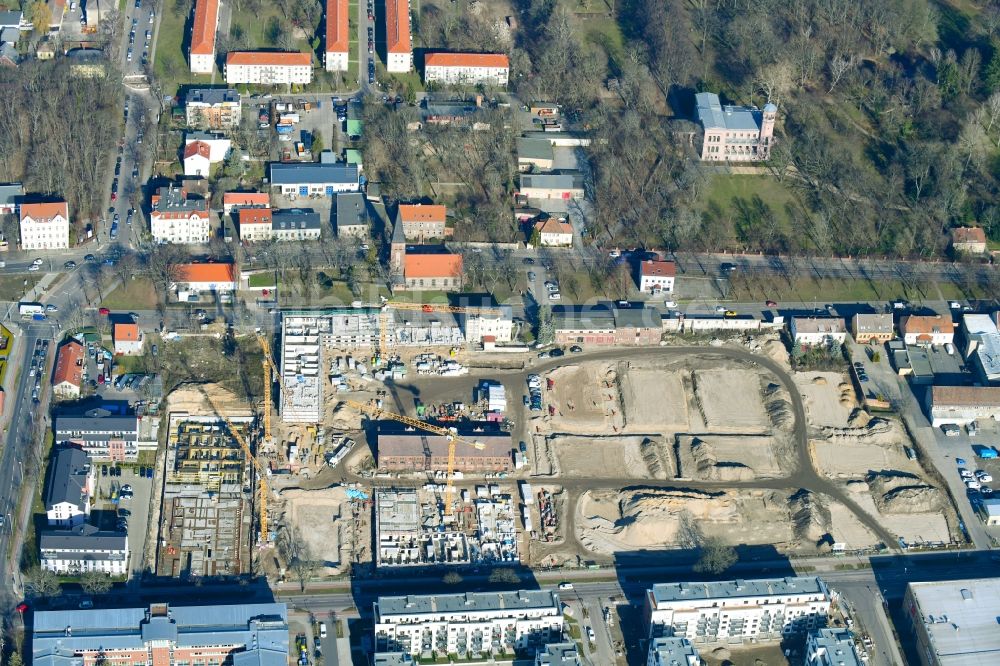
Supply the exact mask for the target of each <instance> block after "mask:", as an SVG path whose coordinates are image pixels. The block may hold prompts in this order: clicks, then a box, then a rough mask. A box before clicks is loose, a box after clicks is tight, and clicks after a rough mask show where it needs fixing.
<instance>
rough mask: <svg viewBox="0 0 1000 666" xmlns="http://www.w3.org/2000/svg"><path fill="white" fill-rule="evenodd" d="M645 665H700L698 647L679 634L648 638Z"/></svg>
mask: <svg viewBox="0 0 1000 666" xmlns="http://www.w3.org/2000/svg"><path fill="white" fill-rule="evenodd" d="M646 666H701V655H699V654H698V648H696V647H695V646H694V645H692V644H691V641H689V640H688V639H686V638H682V637H680V636H658V637H656V638H653V639H650V641H649V653H648V654H647V655H646Z"/></svg>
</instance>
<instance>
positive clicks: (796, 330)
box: [789, 317, 847, 347]
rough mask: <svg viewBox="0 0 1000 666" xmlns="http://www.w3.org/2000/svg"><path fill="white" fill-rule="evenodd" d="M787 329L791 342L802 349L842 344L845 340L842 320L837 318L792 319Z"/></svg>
mask: <svg viewBox="0 0 1000 666" xmlns="http://www.w3.org/2000/svg"><path fill="white" fill-rule="evenodd" d="M789 329H790V331H791V333H792V340H794V341H795V342H796V343H797V344H800V345H802V346H804V347H813V346H816V345H828V344H831V343H838V344H844V341H846V340H847V328H846V327H845V326H844V320H843V319H840V318H838V317H792V323H791V324H790V326H789Z"/></svg>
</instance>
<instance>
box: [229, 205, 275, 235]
mask: <svg viewBox="0 0 1000 666" xmlns="http://www.w3.org/2000/svg"><path fill="white" fill-rule="evenodd" d="M236 219H237V221H238V223H239V233H240V240H241V241H243V242H244V243H253V242H255V241H263V240H270V239H271V222H272V220H271V209H270V208H239V209H237V210H236Z"/></svg>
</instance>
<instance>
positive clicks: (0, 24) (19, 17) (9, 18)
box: [0, 10, 31, 32]
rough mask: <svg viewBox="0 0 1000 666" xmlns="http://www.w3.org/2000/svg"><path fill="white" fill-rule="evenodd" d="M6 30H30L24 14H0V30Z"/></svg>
mask: <svg viewBox="0 0 1000 666" xmlns="http://www.w3.org/2000/svg"><path fill="white" fill-rule="evenodd" d="M6 28H13V29H15V30H18V31H21V30H23V31H25V32H27V31H28V30H31V23H29V22H28V21H26V20H25V19H24V12H22V11H19V10H15V11H3V12H0V30H3V29H6Z"/></svg>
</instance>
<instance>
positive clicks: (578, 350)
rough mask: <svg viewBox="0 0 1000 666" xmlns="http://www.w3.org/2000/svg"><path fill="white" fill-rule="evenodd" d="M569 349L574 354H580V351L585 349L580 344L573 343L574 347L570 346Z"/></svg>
mask: <svg viewBox="0 0 1000 666" xmlns="http://www.w3.org/2000/svg"><path fill="white" fill-rule="evenodd" d="M569 350H570V352H572V353H574V354H579V353H580V352H582V351H583V347H581V346H580V345H573V346H572V347H570V348H569Z"/></svg>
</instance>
